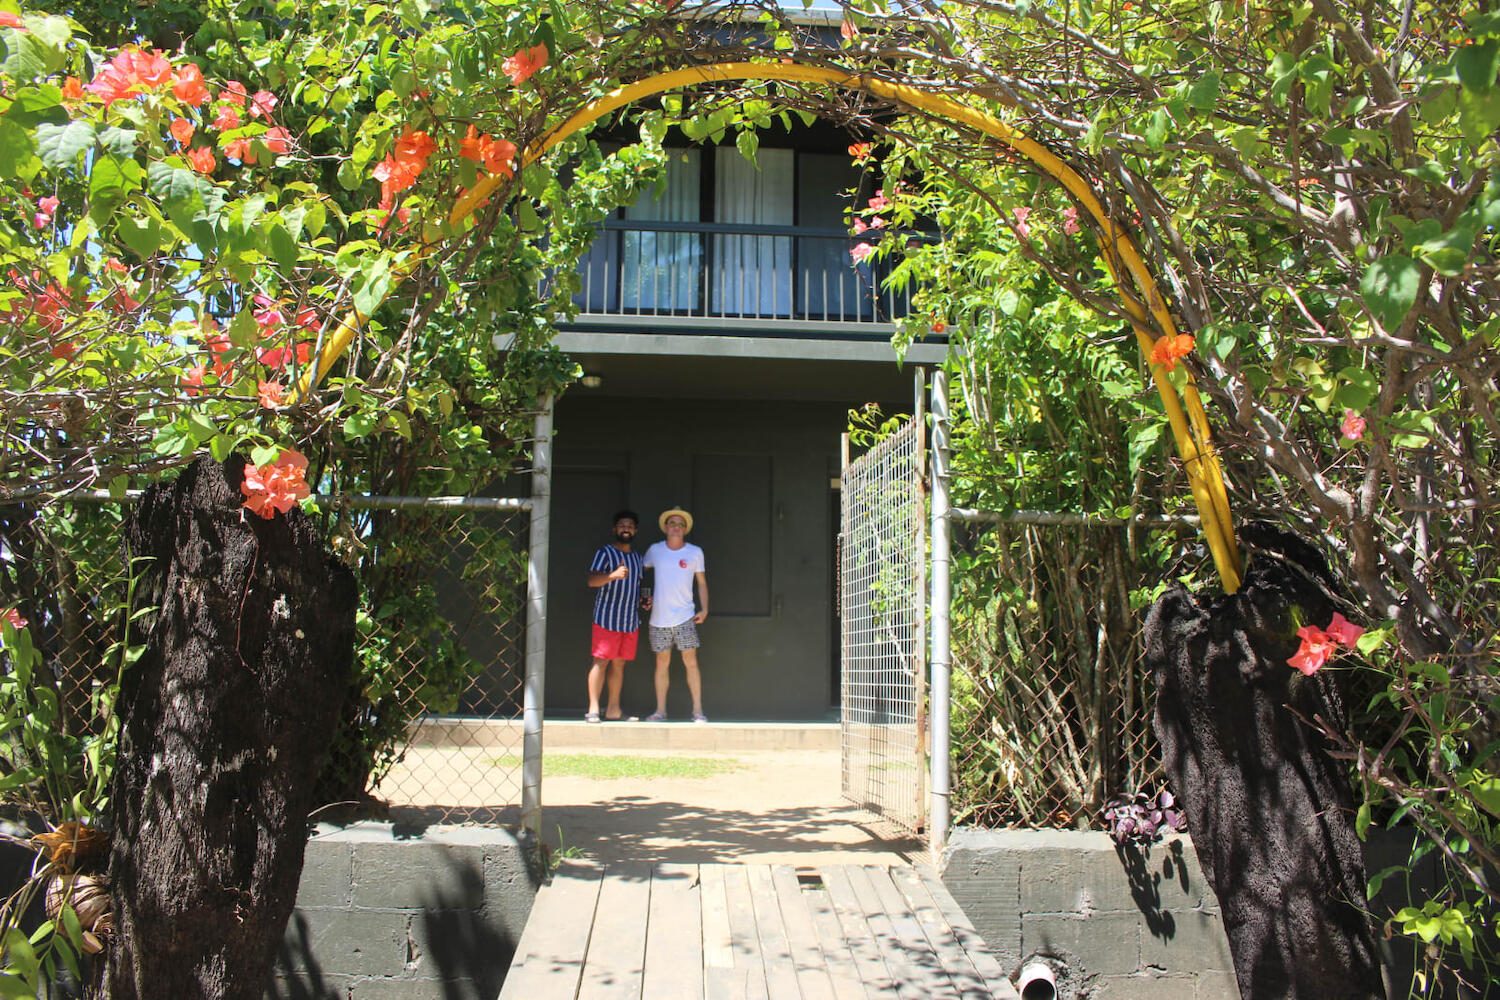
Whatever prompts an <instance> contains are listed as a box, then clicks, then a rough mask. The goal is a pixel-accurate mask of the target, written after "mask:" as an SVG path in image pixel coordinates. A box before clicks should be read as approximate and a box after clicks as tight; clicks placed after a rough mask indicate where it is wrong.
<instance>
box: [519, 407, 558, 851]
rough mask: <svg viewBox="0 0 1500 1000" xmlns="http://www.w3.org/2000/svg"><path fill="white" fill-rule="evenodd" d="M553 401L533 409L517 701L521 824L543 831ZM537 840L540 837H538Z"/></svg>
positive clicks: (538, 831)
mask: <svg viewBox="0 0 1500 1000" xmlns="http://www.w3.org/2000/svg"><path fill="white" fill-rule="evenodd" d="M552 407H553V399H552V397H551V396H550V395H549V396H547V397H545V398H544V399H543V400H542V407H541V412H540V413H538V414H537V415H536V425H535V438H536V440H535V441H534V442H533V444H532V446H531V448H532V450H531V537H530V539H529V542H528V545H527V548H526V681H525V689H524V694H523V696H522V705H521V829H523V830H530V831H531V832H532V833H533V834H534V835H536V836H537V837H538V838H540V836H541V832H542V715H543V709H544V707H545V702H546V689H547V557H548V554H547V547H548V545H547V543H548V539H549V536H550V535H551V532H552ZM538 843H540V840H538Z"/></svg>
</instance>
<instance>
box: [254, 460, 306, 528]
mask: <svg viewBox="0 0 1500 1000" xmlns="http://www.w3.org/2000/svg"><path fill="white" fill-rule="evenodd" d="M306 473H307V459H306V458H304V457H303V456H302V455H301V454H299V453H298V452H295V451H292V450H291V449H290V448H288V449H286V450H284V451H283V452H282V453H281V454H280V455H279V456H277V458H276V461H274V462H271V463H269V464H267V465H260V466H251V465H246V466H245V481H244V482H242V483H240V492H241V493H243V494H245V506H246V507H249V508H250V511H251V512H252V513H254V514H259V515H260V516H261V517H264V518H271V517H275V516H276V514H277V512H278V511H279V512H280V513H282V514H285V513H286V512H287V511H289V510H291V509H292V508H293V507H295V506H297V501H299V500H301V499H302V498H304V497H307V496H310V495H311V491H310V490H309V489H308V488H307V480H306V479H305V478H304V476H305V475H306Z"/></svg>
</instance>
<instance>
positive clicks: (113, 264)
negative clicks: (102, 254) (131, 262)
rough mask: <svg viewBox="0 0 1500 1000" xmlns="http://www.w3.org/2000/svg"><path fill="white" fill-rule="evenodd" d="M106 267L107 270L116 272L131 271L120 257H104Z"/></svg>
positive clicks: (124, 272) (126, 272) (125, 272)
mask: <svg viewBox="0 0 1500 1000" xmlns="http://www.w3.org/2000/svg"><path fill="white" fill-rule="evenodd" d="M104 268H105V270H108V271H113V272H115V273H116V274H129V273H130V268H128V267H126V266H125V265H124V264H122V263H120V258H118V257H106V258H105V259H104Z"/></svg>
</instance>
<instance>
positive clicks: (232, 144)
mask: <svg viewBox="0 0 1500 1000" xmlns="http://www.w3.org/2000/svg"><path fill="white" fill-rule="evenodd" d="M224 155H225V156H227V157H229V158H230V159H231V160H239V161H240V162H241V163H249V162H250V140H249V139H230V140H229V141H228V142H227V143H225V144H224Z"/></svg>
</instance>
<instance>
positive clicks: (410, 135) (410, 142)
mask: <svg viewBox="0 0 1500 1000" xmlns="http://www.w3.org/2000/svg"><path fill="white" fill-rule="evenodd" d="M436 150H437V143H435V142H433V141H432V136H430V135H428V134H427V133H426V132H421V131H407V132H403V133H402V134H401V137H400V138H399V139H397V140H396V148H395V150H394V151H393V152H392V154H391V155H392V156H393V157H395V159H396V162H397V163H400V164H402V165H403V166H408V167H411V168H413V169H414V170H416V172H417V173H419V174H420V173H421V172H422V171H424V170H426V169H427V158H428V157H430V156H431V155H432V154H433V152H435V151H436Z"/></svg>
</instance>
